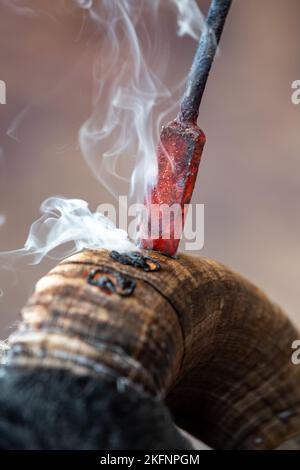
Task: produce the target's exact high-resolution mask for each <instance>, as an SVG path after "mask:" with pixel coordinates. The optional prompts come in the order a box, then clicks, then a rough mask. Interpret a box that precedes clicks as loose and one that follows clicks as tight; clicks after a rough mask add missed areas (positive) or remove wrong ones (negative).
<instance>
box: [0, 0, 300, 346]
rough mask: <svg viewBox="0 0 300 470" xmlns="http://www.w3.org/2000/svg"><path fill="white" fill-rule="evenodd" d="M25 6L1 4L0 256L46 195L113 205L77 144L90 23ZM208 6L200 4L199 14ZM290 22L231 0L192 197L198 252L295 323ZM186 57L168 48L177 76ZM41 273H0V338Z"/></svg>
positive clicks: (187, 48)
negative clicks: (197, 211) (245, 281)
mask: <svg viewBox="0 0 300 470" xmlns="http://www.w3.org/2000/svg"><path fill="white" fill-rule="evenodd" d="M70 2H71V0H70ZM31 3H35V5H36V8H38V13H37V15H36V16H33V17H32V16H30V15H26V14H20V13H16V12H15V11H14V10H13V9H11V8H8V7H7V6H5V4H3V3H1V2H0V79H1V80H4V81H5V82H6V84H7V104H6V105H0V147H1V153H0V214H4V215H5V217H6V222H5V224H4V225H2V226H0V250H1V251H3V250H10V249H14V248H19V247H21V246H23V244H24V241H25V239H26V237H27V232H28V228H29V227H30V225H31V223H32V222H33V220H35V219H36V218H37V217H38V216H39V206H40V204H41V202H42V201H43V200H44V199H45V198H47V197H49V196H51V195H64V196H67V197H79V198H83V199H85V200H87V201H89V203H90V205H91V207H92V208H93V209H95V208H96V206H97V205H98V204H99V203H101V202H113V198H112V197H111V196H110V194H109V193H108V192H107V191H106V190H104V188H103V187H101V186H100V184H99V183H98V182H97V180H96V178H94V176H93V175H92V174H91V172H90V170H89V169H88V167H87V165H86V163H85V161H84V159H83V158H82V156H81V155H80V151H79V149H78V145H77V132H78V129H79V127H80V126H81V124H82V123H83V121H84V120H85V119H87V118H88V116H89V114H90V110H91V108H90V103H91V90H92V73H91V71H92V64H93V60H94V55H95V49H96V46H97V44H96V41H95V40H93V38H91V37H89V36H88V34H87V30H88V26H87V25H86V26H85V28H84V31H83V33H82V34H79V33H80V31H81V29H82V12H81V11H79V10H78V9H72V8H68V6H66V4H67V3H68V1H66V2H62V3H61V2H60V1H57V2H51V1H48V0H40V1H39V2H31ZM207 3H208V2H206V1H202V0H199V5H200V6H201V8H203V10H204V11H205V10H206V7H207ZM62 4H64V6H63V7H62ZM23 13H24V12H23ZM25 13H26V12H25ZM299 18H300V2H299V1H298V0H288V1H286V0H252V1H251V2H250V1H245V0H235V1H233V7H232V10H231V13H230V16H229V19H228V22H227V24H226V28H225V31H224V36H223V38H222V42H221V52H220V54H219V56H218V58H217V61H216V62H215V65H214V68H213V71H212V74H211V77H210V79H209V83H208V86H207V90H206V92H205V97H204V100H203V103H202V107H201V113H200V118H199V124H200V126H201V127H202V129H203V130H204V131H205V133H206V136H207V145H206V147H205V152H204V156H203V160H202V164H201V170H200V174H199V177H198V181H197V188H196V191H195V194H194V202H201V203H205V205H206V206H205V246H204V249H203V250H202V251H201V254H202V255H205V256H209V257H212V258H215V259H217V260H219V261H222V262H224V263H226V264H228V265H229V266H231V267H233V268H234V269H235V270H238V271H240V272H241V273H242V274H244V275H245V276H247V277H249V278H250V279H251V280H252V281H254V282H255V283H256V284H258V285H259V286H260V287H262V288H263V289H265V291H266V292H267V293H268V294H269V295H270V296H271V297H272V298H273V299H274V300H275V301H276V302H278V303H280V304H281V305H282V306H283V307H284V308H285V309H286V310H287V312H288V313H289V314H290V316H291V317H292V318H293V319H294V320H295V321H297V322H298V324H300V312H299V307H300V300H299V285H298V284H299V282H298V281H299V264H300V250H299V239H300V217H299V206H300V184H299V183H300V158H299V152H300V133H299V122H300V105H299V106H295V105H293V104H292V103H291V83H292V81H294V80H296V79H300V59H299V57H300V54H299V40H300V28H299ZM167 20H168V18H167ZM170 21H174V17H171V16H170ZM166 24H167V21H166ZM178 48H181V49H178ZM194 49H195V44H194V43H193V42H192V41H183V42H181V43H180V44H179V43H178V45H177V46H176V67H177V70H178V71H180V74H182V70H186V71H187V67H188V63H189V61H190V59H191V57H192V54H193V51H194ZM171 52H172V49H171ZM175 72H176V70H175ZM178 73H179V72H178ZM172 75H173V78H174V67H173V69H172ZM50 266H52V263H51V262H49V261H47V262H45V263H43V264H42V265H41V266H36V267H28V268H24V269H22V271H19V270H18V272H15V273H14V272H5V273H3V272H1V273H0V289H1V290H2V291H3V295H2V296H0V314H1V316H0V338H2V339H4V338H5V337H7V336H8V334H9V332H10V328H11V326H12V324H13V323H14V322H15V321H16V320H17V318H18V311H19V309H20V307H21V306H22V304H23V303H24V301H25V299H26V298H27V296H28V295H29V294H30V292H31V291H32V288H33V285H34V282H35V281H36V280H37V279H38V278H39V277H40V276H42V275H43V274H44V273H45V271H46V270H47V269H48V267H50ZM0 292H1V291H0Z"/></svg>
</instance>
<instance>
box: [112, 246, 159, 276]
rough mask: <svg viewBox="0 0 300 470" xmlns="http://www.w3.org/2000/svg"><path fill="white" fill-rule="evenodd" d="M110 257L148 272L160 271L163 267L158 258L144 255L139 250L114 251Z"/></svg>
mask: <svg viewBox="0 0 300 470" xmlns="http://www.w3.org/2000/svg"><path fill="white" fill-rule="evenodd" d="M110 257H111V258H112V259H113V260H115V261H118V262H119V263H121V264H125V265H130V266H135V267H136V268H141V269H143V271H146V272H149V271H159V270H160V268H161V266H160V263H159V262H158V261H157V260H156V259H154V258H151V257H150V256H146V255H143V254H142V253H139V252H138V251H130V252H128V253H119V252H118V251H112V252H111V253H110Z"/></svg>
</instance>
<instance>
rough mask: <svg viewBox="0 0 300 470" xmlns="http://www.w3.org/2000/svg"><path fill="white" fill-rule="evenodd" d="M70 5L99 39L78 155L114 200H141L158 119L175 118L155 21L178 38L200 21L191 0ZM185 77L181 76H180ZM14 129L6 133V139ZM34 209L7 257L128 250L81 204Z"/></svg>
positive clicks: (162, 39) (53, 200) (58, 202)
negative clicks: (38, 213)
mask: <svg viewBox="0 0 300 470" xmlns="http://www.w3.org/2000/svg"><path fill="white" fill-rule="evenodd" d="M2 1H3V0H2ZM70 1H71V0H69V2H70ZM74 2H75V4H76V5H77V7H78V8H82V9H83V11H84V14H85V15H87V16H88V19H89V21H91V22H93V23H94V24H96V25H97V29H98V31H99V36H100V40H99V53H98V56H97V59H96V63H95V68H94V99H93V111H92V114H91V116H90V118H89V119H88V120H87V122H86V123H85V124H84V125H83V126H82V127H81V129H80V132H79V142H80V146H81V150H82V153H83V155H84V158H85V160H86V162H87V163H88V165H89V167H90V168H91V170H92V171H93V173H94V174H95V175H96V176H97V178H98V179H99V181H100V182H101V183H102V184H103V185H104V186H105V187H106V188H107V189H109V191H110V192H111V193H113V194H114V195H115V196H118V195H119V194H126V193H128V192H129V193H130V195H131V198H132V202H141V201H143V198H144V194H145V192H146V187H147V186H148V185H149V184H151V183H153V182H154V181H155V178H156V173H157V167H156V158H155V154H156V146H157V143H158V140H159V131H160V127H161V122H162V120H163V119H164V117H165V116H166V114H167V113H169V112H170V110H171V109H173V110H174V117H175V113H176V107H177V103H176V100H175V101H174V96H175V94H174V93H175V90H171V89H169V88H168V87H167V86H166V84H165V82H164V76H165V72H166V70H167V68H168V59H169V56H170V45H171V44H170V43H171V38H170V37H166V36H165V35H164V30H165V24H164V23H163V22H162V20H161V18H162V16H163V12H165V10H166V8H167V9H168V18H170V20H168V21H173V22H174V30H175V33H176V30H177V33H178V35H179V36H183V35H188V36H190V37H191V38H193V39H198V37H199V35H200V32H201V30H202V29H203V26H204V19H203V16H202V14H201V11H200V9H199V8H198V6H197V2H196V0H98V1H96V0H95V1H92V0H72V3H73V4H74ZM28 3H29V2H26V6H23V7H22V1H21V0H18V1H14V2H11V3H10V4H11V6H12V5H14V6H15V7H17V8H18V10H17V11H18V12H20V13H25V14H30V13H31V9H30V7H29V6H28ZM22 8H23V10H22ZM33 11H34V10H33ZM170 12H173V16H172V15H171V14H170ZM165 16H166V15H165ZM172 53H173V54H176V51H175V50H173V51H172ZM187 72H188V70H184V71H183V76H182V79H184V76H185V75H186V74H187ZM183 83H184V82H183V81H182V83H180V85H182V84H183ZM177 86H179V85H178V84H177ZM161 109H164V112H162V111H161ZM15 131H16V129H15V128H13V134H15ZM124 188H125V191H126V192H125V193H124ZM99 202H101V201H99ZM41 210H42V212H43V215H42V217H41V218H39V219H38V220H37V221H35V222H34V223H33V224H32V226H31V228H30V231H29V234H28V238H27V241H26V243H25V245H24V248H22V249H20V250H16V251H14V252H11V254H12V255H13V256H14V257H16V258H19V257H24V256H25V257H27V259H28V260H29V261H30V262H31V263H38V262H40V261H41V259H42V258H43V257H45V256H50V255H51V256H55V257H56V258H63V257H65V256H67V255H69V254H71V253H74V252H75V251H79V250H81V249H83V248H89V247H92V248H101V247H102V248H108V249H119V251H125V250H128V249H136V247H135V245H134V244H133V243H132V242H130V240H129V239H128V236H127V234H126V232H124V231H123V230H119V229H117V228H116V227H115V226H114V225H113V224H112V223H111V222H110V221H109V219H107V218H106V217H104V216H103V215H102V214H100V213H99V212H96V213H92V212H91V211H90V210H89V209H88V204H87V203H86V202H85V201H82V200H80V199H70V200H67V199H63V198H58V197H50V198H49V199H47V200H46V201H44V202H43V204H42V206H41ZM70 243H71V247H70V246H69V244H70ZM58 247H61V249H60V251H57V248H58ZM9 256H10V254H9V253H2V254H1V255H0V260H2V262H4V260H7V259H9Z"/></svg>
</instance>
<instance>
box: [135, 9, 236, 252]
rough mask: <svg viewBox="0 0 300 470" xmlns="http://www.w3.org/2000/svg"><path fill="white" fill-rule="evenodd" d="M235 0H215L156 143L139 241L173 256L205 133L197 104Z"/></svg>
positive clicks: (193, 182) (180, 232)
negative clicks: (174, 112) (172, 115)
mask: <svg viewBox="0 0 300 470" xmlns="http://www.w3.org/2000/svg"><path fill="white" fill-rule="evenodd" d="M231 2H232V0H212V2H211V5H210V8H209V12H208V15H207V19H206V26H205V29H204V31H203V33H202V35H201V38H200V42H199V46H198V48H197V51H196V54H195V57H194V60H193V64H192V68H191V71H190V73H189V76H188V80H187V85H186V90H185V93H184V95H183V98H182V101H181V105H180V111H179V114H178V116H177V117H176V119H175V120H174V121H171V122H170V123H169V124H168V125H167V126H165V127H163V128H162V131H161V134H160V142H159V145H158V149H157V160H158V162H157V163H158V177H157V182H156V185H155V186H154V187H153V188H150V189H149V194H147V196H146V198H145V207H146V219H145V218H144V220H143V222H142V225H141V229H140V245H141V246H142V247H143V248H149V249H153V250H156V251H159V252H161V253H164V254H166V255H169V256H174V255H175V253H176V251H177V248H178V245H179V242H180V237H181V235H182V231H183V226H184V219H185V212H186V205H187V204H189V203H190V200H191V197H192V194H193V189H194V186H195V181H196V177H197V173H198V167H199V163H200V159H201V155H202V150H203V146H204V144H205V135H204V133H203V132H202V131H201V129H200V128H199V127H198V126H197V118H198V114H199V106H200V103H201V99H202V95H203V92H204V88H205V85H206V82H207V78H208V75H209V72H210V69H211V66H212V63H213V59H214V56H215V53H216V50H217V48H218V43H219V40H220V37H221V34H222V31H223V27H224V24H225V20H226V16H227V14H228V11H229V8H230V5H231Z"/></svg>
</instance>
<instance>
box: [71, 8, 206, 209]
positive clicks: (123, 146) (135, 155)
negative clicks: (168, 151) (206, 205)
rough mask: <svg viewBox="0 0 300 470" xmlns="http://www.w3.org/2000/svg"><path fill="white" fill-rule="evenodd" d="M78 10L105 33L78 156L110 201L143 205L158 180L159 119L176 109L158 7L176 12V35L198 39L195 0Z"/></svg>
mask: <svg viewBox="0 0 300 470" xmlns="http://www.w3.org/2000/svg"><path fill="white" fill-rule="evenodd" d="M78 4H80V5H81V6H82V7H84V8H88V10H89V14H90V18H91V19H92V20H93V21H95V22H96V23H97V25H98V26H99V29H100V31H102V32H105V38H103V39H102V40H101V48H100V53H99V57H98V60H97V63H96V65H95V70H94V74H95V94H94V102H93V113H92V115H91V117H90V118H89V119H88V121H87V122H86V123H85V124H84V125H83V126H82V128H81V129H80V133H79V141H80V146H81V150H82V153H83V155H84V157H85V159H86V161H87V163H88V165H89V166H90V168H91V169H92V171H93V173H94V174H95V175H96V176H97V177H98V179H99V180H100V182H101V183H102V184H103V185H104V186H105V187H106V188H107V189H108V190H109V191H110V192H112V193H113V194H114V196H117V195H118V194H120V189H121V188H122V189H123V188H125V189H124V190H123V191H124V193H126V194H127V193H128V192H129V193H130V195H131V197H132V200H133V201H134V202H142V201H143V199H144V195H145V193H146V188H147V187H148V186H149V185H151V184H153V183H154V182H155V178H156V174H157V162H156V158H155V155H156V146H157V143H158V140H159V132H160V128H161V123H162V120H163V118H164V116H165V115H166V114H167V113H168V112H169V111H170V108H175V109H176V100H175V103H174V96H173V93H172V90H170V89H169V88H168V87H167V86H166V85H165V82H164V78H165V77H164V75H165V72H166V70H167V67H168V60H169V56H170V54H173V55H175V54H176V51H175V50H173V51H170V43H171V40H172V38H170V37H166V36H165V34H164V26H163V22H162V21H161V15H162V14H163V7H166V4H167V6H168V9H169V10H170V9H174V7H175V13H176V14H177V16H172V15H171V16H170V18H172V19H173V21H174V30H175V28H176V27H177V30H178V34H179V35H180V36H182V35H189V36H191V37H192V38H194V39H197V38H198V37H199V35H200V32H201V29H202V27H203V25H204V20H203V16H202V14H201V12H200V10H199V8H198V6H197V3H196V1H194V0H164V1H161V0H142V1H141V0H102V1H101V2H99V1H98V2H91V1H84V0H81V1H78ZM169 13H170V12H169ZM186 72H187V71H184V75H185V74H186ZM173 91H174V90H173ZM161 108H163V109H164V112H161V111H160V109H161ZM174 117H175V116H174ZM124 162H125V165H124ZM124 166H125V171H126V169H127V175H126V174H124V173H125V171H124ZM128 169H129V170H128ZM126 181H129V185H128V187H127V186H126V184H124V183H125V182H126Z"/></svg>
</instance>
